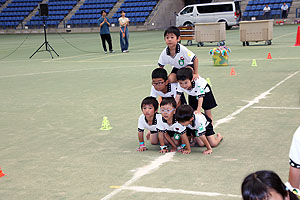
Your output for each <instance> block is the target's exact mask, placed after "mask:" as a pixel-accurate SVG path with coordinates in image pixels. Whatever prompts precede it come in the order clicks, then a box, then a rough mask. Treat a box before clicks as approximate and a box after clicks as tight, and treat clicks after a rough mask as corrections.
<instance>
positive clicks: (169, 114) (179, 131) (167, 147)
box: [137, 26, 223, 154]
mask: <svg viewBox="0 0 300 200" xmlns="http://www.w3.org/2000/svg"><path fill="white" fill-rule="evenodd" d="M164 39H165V42H166V44H167V47H166V48H165V49H164V50H163V51H162V53H161V55H160V57H159V60H158V65H159V68H157V69H154V70H153V72H152V88H151V92H150V96H149V97H146V98H145V99H144V100H143V101H142V103H141V110H142V113H143V114H141V115H140V117H139V120H138V139H139V147H138V148H137V151H140V152H141V151H146V150H148V149H147V147H146V145H145V141H144V129H145V128H146V129H148V130H149V132H150V134H149V137H147V138H149V139H150V142H151V144H152V145H156V144H158V143H159V144H160V151H159V152H160V153H167V152H169V151H171V152H173V151H179V152H182V153H183V154H189V153H191V146H195V145H198V146H200V147H203V146H206V148H207V149H206V150H205V151H203V154H211V153H212V147H216V146H217V145H218V144H219V143H220V142H221V141H222V139H223V136H222V135H221V134H220V133H218V134H216V136H215V132H214V130H213V120H212V113H211V109H212V108H214V107H216V106H217V103H216V100H215V98H214V95H213V93H212V89H211V87H210V85H209V84H208V83H207V81H206V80H205V79H204V78H202V77H200V76H199V74H198V58H197V56H196V55H195V54H194V53H193V52H192V51H190V50H188V49H187V48H186V47H185V46H183V45H181V44H179V42H180V31H179V29H178V28H176V27H174V26H171V27H169V28H168V29H167V30H166V31H165V32H164ZM167 64H169V65H172V66H173V69H172V71H171V73H170V74H169V76H168V75H167V71H166V70H165V69H164V66H165V65H167ZM184 93H186V94H187V95H188V100H189V105H186V104H187V103H186V100H185V96H184ZM157 97H161V98H162V101H161V103H160V106H159V103H158V101H157V100H156V98H157ZM159 107H160V111H161V114H159V113H158V108H159ZM202 109H203V110H204V113H202V112H201V110H202Z"/></svg>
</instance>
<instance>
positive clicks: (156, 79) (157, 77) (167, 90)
mask: <svg viewBox="0 0 300 200" xmlns="http://www.w3.org/2000/svg"><path fill="white" fill-rule="evenodd" d="M177 87H178V83H169V81H168V73H167V71H166V70H165V69H163V68H156V69H154V70H153V71H152V87H151V93H150V96H152V97H155V98H156V97H157V96H160V97H162V98H165V97H173V98H175V97H176V93H177ZM178 103H179V102H178ZM180 103H182V104H185V103H186V100H185V97H184V95H181V98H180Z"/></svg>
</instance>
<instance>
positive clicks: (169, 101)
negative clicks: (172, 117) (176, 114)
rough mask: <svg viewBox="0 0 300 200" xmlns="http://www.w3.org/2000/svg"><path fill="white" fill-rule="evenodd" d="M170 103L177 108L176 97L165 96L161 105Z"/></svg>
mask: <svg viewBox="0 0 300 200" xmlns="http://www.w3.org/2000/svg"><path fill="white" fill-rule="evenodd" d="M168 104H170V105H172V106H173V108H176V101H175V99H174V97H164V98H163V99H162V101H161V102H160V107H161V106H164V105H168Z"/></svg>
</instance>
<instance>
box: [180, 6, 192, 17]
mask: <svg viewBox="0 0 300 200" xmlns="http://www.w3.org/2000/svg"><path fill="white" fill-rule="evenodd" d="M193 8H194V7H186V8H185V9H184V10H183V11H181V13H180V14H181V15H184V14H188V13H193Z"/></svg>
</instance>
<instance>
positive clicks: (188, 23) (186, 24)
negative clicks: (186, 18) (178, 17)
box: [183, 22, 193, 27]
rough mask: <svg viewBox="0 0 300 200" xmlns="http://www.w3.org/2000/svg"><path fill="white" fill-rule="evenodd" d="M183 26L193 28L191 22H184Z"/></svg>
mask: <svg viewBox="0 0 300 200" xmlns="http://www.w3.org/2000/svg"><path fill="white" fill-rule="evenodd" d="M183 26H189V27H191V26H193V24H192V23H191V22H185V23H184V24H183Z"/></svg>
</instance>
